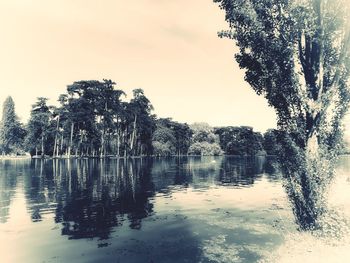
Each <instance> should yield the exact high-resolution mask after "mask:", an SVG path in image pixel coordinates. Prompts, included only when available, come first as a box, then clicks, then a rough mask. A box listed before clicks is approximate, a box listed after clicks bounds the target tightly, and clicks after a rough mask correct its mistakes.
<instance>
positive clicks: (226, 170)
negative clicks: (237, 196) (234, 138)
mask: <svg viewBox="0 0 350 263" xmlns="http://www.w3.org/2000/svg"><path fill="white" fill-rule="evenodd" d="M264 163H265V158H264V157H261V156H258V157H242V158H237V157H227V158H226V159H225V160H223V161H222V162H221V165H220V168H221V169H220V173H219V181H220V182H221V183H222V184H224V185H233V186H247V185H252V184H254V181H255V180H256V179H257V178H259V177H261V176H262V173H263V172H264Z"/></svg>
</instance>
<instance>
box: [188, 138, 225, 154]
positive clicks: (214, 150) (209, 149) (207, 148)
mask: <svg viewBox="0 0 350 263" xmlns="http://www.w3.org/2000/svg"><path fill="white" fill-rule="evenodd" d="M188 154H189V155H202V156H212V155H214V156H215V155H222V154H223V152H222V150H221V148H220V145H219V144H217V143H210V142H205V141H201V142H194V143H192V144H191V146H190V148H189V149H188Z"/></svg>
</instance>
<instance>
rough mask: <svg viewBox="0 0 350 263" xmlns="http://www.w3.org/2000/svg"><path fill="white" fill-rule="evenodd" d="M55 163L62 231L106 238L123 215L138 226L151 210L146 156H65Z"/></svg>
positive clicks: (148, 163) (150, 184)
mask: <svg viewBox="0 0 350 263" xmlns="http://www.w3.org/2000/svg"><path fill="white" fill-rule="evenodd" d="M57 166H58V168H57V167H56V170H58V171H60V173H59V174H55V177H56V178H57V180H58V177H61V180H60V181H59V186H58V189H59V193H58V195H57V196H58V200H57V202H58V205H57V209H56V221H57V222H63V226H64V227H63V229H62V234H63V235H69V236H70V238H73V239H74V238H87V237H88V238H92V237H99V238H101V239H106V238H108V237H109V234H110V232H111V230H112V227H115V226H118V225H121V224H122V223H123V221H125V220H126V218H125V215H127V218H128V220H129V222H130V227H131V228H135V229H139V228H141V221H142V219H143V218H145V217H147V216H148V215H149V214H150V213H152V209H153V206H152V204H150V203H149V201H148V198H149V197H150V196H152V195H154V191H153V185H152V182H151V180H150V179H151V177H150V166H151V163H150V161H149V160H146V159H142V160H141V159H137V160H134V159H130V160H119V159H118V160H110V161H105V160H79V161H78V160H75V161H71V160H70V161H69V160H68V161H60V162H58V163H57ZM62 172H63V173H62Z"/></svg>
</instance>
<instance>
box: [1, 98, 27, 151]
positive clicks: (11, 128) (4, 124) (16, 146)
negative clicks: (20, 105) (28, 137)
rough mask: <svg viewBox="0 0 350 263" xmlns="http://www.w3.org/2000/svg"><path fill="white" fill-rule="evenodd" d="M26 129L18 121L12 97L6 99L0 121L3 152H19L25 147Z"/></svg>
mask: <svg viewBox="0 0 350 263" xmlns="http://www.w3.org/2000/svg"><path fill="white" fill-rule="evenodd" d="M25 134H26V131H25V129H24V128H23V126H22V124H21V123H20V122H19V121H18V117H17V116H16V113H15V103H14V101H13V99H12V97H10V96H9V97H7V98H6V100H5V101H4V105H3V111H2V119H1V123H0V149H1V151H2V153H3V154H11V153H15V154H17V153H19V152H20V151H21V150H22V148H23V141H24V137H25Z"/></svg>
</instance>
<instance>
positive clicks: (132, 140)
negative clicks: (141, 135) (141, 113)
mask: <svg viewBox="0 0 350 263" xmlns="http://www.w3.org/2000/svg"><path fill="white" fill-rule="evenodd" d="M136 120H137V115H136V114H135V118H134V127H133V131H132V135H131V140H130V154H131V155H133V149H134V142H135V137H136Z"/></svg>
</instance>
